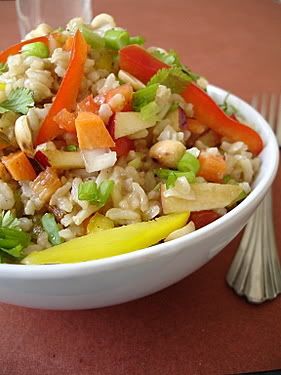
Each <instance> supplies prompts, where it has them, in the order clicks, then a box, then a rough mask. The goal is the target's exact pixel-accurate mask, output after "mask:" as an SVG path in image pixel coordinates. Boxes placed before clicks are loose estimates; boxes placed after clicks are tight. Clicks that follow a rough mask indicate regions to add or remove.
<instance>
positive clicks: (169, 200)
mask: <svg viewBox="0 0 281 375" xmlns="http://www.w3.org/2000/svg"><path fill="white" fill-rule="evenodd" d="M190 188H191V190H190V194H189V196H187V197H186V199H184V198H178V197H173V196H166V195H165V192H166V190H167V189H166V187H165V185H164V184H162V185H161V203H162V207H163V211H164V214H171V213H175V212H185V211H202V210H214V209H217V208H224V207H226V206H228V205H230V204H231V203H232V202H234V201H235V199H236V198H237V197H238V196H239V194H240V193H241V192H242V188H241V187H240V186H239V185H230V184H214V183H204V184H190Z"/></svg>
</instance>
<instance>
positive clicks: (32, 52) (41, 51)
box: [21, 42, 50, 59]
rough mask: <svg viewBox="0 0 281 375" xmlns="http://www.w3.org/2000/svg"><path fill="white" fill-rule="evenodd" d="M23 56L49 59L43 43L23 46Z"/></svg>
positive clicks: (47, 49) (48, 52)
mask: <svg viewBox="0 0 281 375" xmlns="http://www.w3.org/2000/svg"><path fill="white" fill-rule="evenodd" d="M21 52H22V54H24V55H25V56H36V57H40V58H42V59H44V58H47V57H49V54H50V51H49V47H48V46H47V45H46V44H45V43H43V42H35V43H30V44H25V45H24V46H23V47H22V49H21Z"/></svg>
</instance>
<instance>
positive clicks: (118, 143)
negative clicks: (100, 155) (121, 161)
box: [108, 115, 135, 157]
mask: <svg viewBox="0 0 281 375" xmlns="http://www.w3.org/2000/svg"><path fill="white" fill-rule="evenodd" d="M108 131H109V133H110V135H111V137H112V139H113V140H114V142H115V147H112V150H113V151H116V153H117V156H118V157H120V156H126V155H128V153H129V151H130V150H134V149H135V145H134V141H133V140H131V139H129V138H128V137H120V138H118V139H115V115H113V116H112V117H111V118H110V120H109V124H108Z"/></svg>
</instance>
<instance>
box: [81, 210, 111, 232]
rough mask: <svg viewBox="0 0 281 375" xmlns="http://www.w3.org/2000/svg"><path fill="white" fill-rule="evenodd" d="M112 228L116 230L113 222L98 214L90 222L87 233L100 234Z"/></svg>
mask: <svg viewBox="0 0 281 375" xmlns="http://www.w3.org/2000/svg"><path fill="white" fill-rule="evenodd" d="M111 228H114V223H113V221H112V220H110V219H109V218H108V217H106V216H104V215H101V214H100V213H98V212H97V213H95V215H94V216H92V217H91V219H90V220H89V222H88V225H87V233H95V232H100V231H102V230H106V229H111Z"/></svg>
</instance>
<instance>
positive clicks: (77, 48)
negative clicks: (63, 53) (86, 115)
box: [36, 30, 88, 145]
mask: <svg viewBox="0 0 281 375" xmlns="http://www.w3.org/2000/svg"><path fill="white" fill-rule="evenodd" d="M87 49H88V47H87V43H86V42H85V40H84V38H83V36H82V34H81V33H80V31H79V30H77V32H76V34H75V37H74V43H73V47H72V50H71V57H70V62H69V65H68V68H67V70H66V73H65V75H64V78H63V80H62V83H61V85H60V87H59V90H58V92H57V94H56V96H55V100H54V101H53V103H52V106H51V108H50V110H49V112H48V114H47V116H46V117H45V119H44V120H43V123H42V125H41V127H40V130H39V133H38V136H37V139H36V144H37V145H38V144H41V143H44V142H47V141H50V140H52V139H54V138H56V137H57V136H58V135H59V134H61V132H62V130H61V129H60V127H59V125H58V124H57V123H56V122H55V120H54V116H55V115H56V114H57V113H59V112H60V111H61V110H62V109H63V108H65V109H67V110H68V111H72V110H73V109H75V106H76V99H77V95H78V92H79V89H80V85H81V81H82V77H83V74H84V64H85V61H86V59H87Z"/></svg>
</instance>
